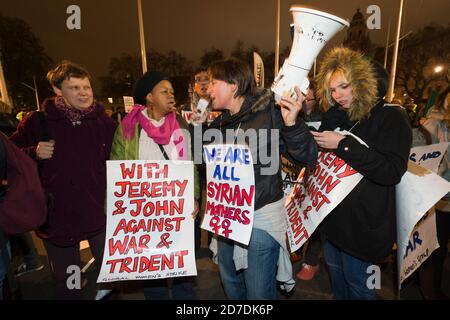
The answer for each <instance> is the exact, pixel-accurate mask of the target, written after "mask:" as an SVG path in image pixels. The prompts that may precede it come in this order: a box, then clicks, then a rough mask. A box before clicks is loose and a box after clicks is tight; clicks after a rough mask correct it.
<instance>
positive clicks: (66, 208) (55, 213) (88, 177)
mask: <svg viewBox="0 0 450 320" xmlns="http://www.w3.org/2000/svg"><path fill="white" fill-rule="evenodd" d="M44 108H45V116H46V119H47V128H48V133H49V136H50V139H53V140H55V150H54V153H53V157H52V158H51V159H48V160H42V161H38V162H39V168H40V174H41V182H42V186H43V187H44V189H45V191H46V192H47V193H48V194H50V195H51V196H52V197H53V199H54V208H53V210H49V212H48V219H47V223H46V224H45V225H44V226H43V227H41V228H40V230H39V231H40V232H39V233H40V236H41V237H42V238H45V239H47V240H48V241H50V242H52V243H53V244H55V245H58V246H71V245H74V244H76V243H77V242H79V241H81V240H84V239H86V238H89V237H91V236H94V235H96V234H98V233H100V232H102V231H105V227H106V216H105V209H104V206H105V194H106V160H108V158H109V153H110V151H111V143H112V139H113V135H114V131H115V129H116V123H115V122H114V121H112V120H111V119H110V118H108V117H107V116H106V114H105V112H104V108H103V107H102V106H101V105H98V104H97V105H96V106H95V109H94V111H93V112H91V113H89V114H88V115H87V116H86V117H85V118H83V120H82V121H81V123H79V124H75V125H74V124H72V123H71V122H70V121H69V120H68V119H67V118H66V117H65V115H64V114H63V112H62V111H60V110H59V109H57V108H56V106H55V105H54V100H53V99H50V100H47V101H45V102H44ZM41 136H42V129H41V123H40V121H39V117H38V114H37V113H36V112H33V113H31V114H30V115H29V116H27V117H26V118H25V119H24V120H23V121H22V122H21V123H20V124H19V126H18V128H17V131H16V132H15V133H14V134H13V135H12V136H11V138H10V139H11V140H12V141H13V142H14V143H15V144H16V145H17V146H19V147H20V148H22V150H24V151H25V152H26V153H28V154H29V155H30V156H31V157H32V158H33V159H36V146H37V144H38V142H39V140H40V137H41Z"/></svg>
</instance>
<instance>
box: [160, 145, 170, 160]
mask: <svg viewBox="0 0 450 320" xmlns="http://www.w3.org/2000/svg"><path fill="white" fill-rule="evenodd" d="M158 146H159V150H161V153H162V154H163V156H164V158H165V159H166V160H170V158H169V156H168V155H167V152H166V150H164V147H163V146H162V145H161V144H159V143H158Z"/></svg>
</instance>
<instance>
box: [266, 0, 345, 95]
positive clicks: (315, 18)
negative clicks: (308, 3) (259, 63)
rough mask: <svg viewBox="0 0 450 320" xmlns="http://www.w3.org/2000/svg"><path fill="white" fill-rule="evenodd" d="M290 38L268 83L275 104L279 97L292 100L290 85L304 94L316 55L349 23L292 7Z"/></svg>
mask: <svg viewBox="0 0 450 320" xmlns="http://www.w3.org/2000/svg"><path fill="white" fill-rule="evenodd" d="M290 11H291V12H292V15H293V19H294V29H293V32H294V38H293V41H292V48H291V52H290V53H289V57H288V58H287V59H286V60H285V61H284V63H283V66H282V68H281V69H280V72H279V73H278V75H277V77H276V78H275V80H274V82H273V84H272V87H271V89H272V91H273V92H274V94H275V101H276V102H277V103H280V99H281V97H286V96H287V97H292V98H295V90H293V87H294V86H299V87H300V89H301V91H302V92H303V93H304V94H306V90H307V89H308V87H309V82H308V73H309V71H310V70H311V66H312V65H313V63H314V59H316V57H317V56H318V54H319V52H320V51H321V50H322V48H323V47H324V46H325V44H326V43H327V42H328V40H330V39H331V38H332V37H333V36H334V35H335V34H336V33H337V32H339V31H340V30H342V29H343V28H344V27H346V26H349V23H348V22H347V21H345V20H343V19H341V18H339V17H336V16H334V15H331V14H329V13H326V12H322V11H318V10H313V9H309V8H302V7H299V6H292V7H291V9H290Z"/></svg>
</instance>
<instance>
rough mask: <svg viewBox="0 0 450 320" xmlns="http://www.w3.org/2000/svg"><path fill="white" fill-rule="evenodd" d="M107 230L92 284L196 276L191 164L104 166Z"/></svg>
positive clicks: (141, 162) (109, 163)
mask: <svg viewBox="0 0 450 320" xmlns="http://www.w3.org/2000/svg"><path fill="white" fill-rule="evenodd" d="M106 164H107V179H108V180H107V227H106V240H105V251H104V256H103V264H102V268H101V271H100V274H99V277H98V280H97V282H112V281H121V280H143V279H159V278H171V277H180V276H191V275H196V274H197V269H196V265H195V252H194V219H193V218H192V212H193V210H194V169H193V163H192V161H178V160H177V161H166V160H161V161H144V160H130V161H117V160H116V161H107V163H106Z"/></svg>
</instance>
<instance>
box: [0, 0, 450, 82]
mask: <svg viewBox="0 0 450 320" xmlns="http://www.w3.org/2000/svg"><path fill="white" fill-rule="evenodd" d="M1 2H2V4H1V5H0V12H1V13H2V14H3V15H6V16H10V17H18V18H21V19H23V20H25V21H26V22H27V23H28V24H29V25H30V26H31V28H32V30H33V32H34V33H35V34H36V35H37V36H38V37H39V38H40V39H41V41H42V44H43V45H44V47H45V49H46V51H47V53H48V54H49V55H50V56H51V57H52V58H53V59H54V61H55V62H58V61H60V60H61V59H69V60H72V61H74V62H76V63H79V64H81V65H83V66H85V67H86V68H87V69H88V70H89V71H90V72H91V73H92V74H93V75H94V77H98V76H103V75H106V73H107V67H108V63H109V58H110V57H113V56H119V55H120V54H121V53H122V52H126V53H138V52H139V33H138V32H139V30H138V20H137V2H136V0H114V1H110V0H95V1H94V0H38V1H31V0H13V1H10V0H1ZM399 2H400V1H399V0H384V1H380V0H378V1H376V0H316V1H307V0H302V1H288V0H281V25H280V28H281V43H280V48H281V50H282V49H283V48H284V47H285V46H287V45H288V44H289V43H290V35H289V23H291V20H292V19H291V15H290V13H289V7H290V6H291V5H293V4H298V5H305V6H308V7H311V8H316V9H319V10H323V11H326V12H328V13H331V14H335V15H337V16H339V17H341V18H344V19H348V20H351V18H352V16H353V14H354V13H355V12H356V9H357V8H360V9H361V11H362V12H363V13H364V14H365V12H366V9H367V7H368V6H369V5H373V4H375V5H378V6H379V7H380V8H381V19H382V28H381V30H372V31H370V37H371V39H372V41H373V42H375V43H376V44H379V45H383V44H384V42H385V41H386V34H387V22H388V19H389V17H391V20H392V25H391V39H394V35H393V33H394V30H395V28H396V23H397V15H398V8H399ZM73 4H76V5H78V6H80V8H81V30H73V31H70V30H68V29H67V27H66V19H67V18H68V16H69V15H68V14H67V13H66V9H67V7H68V6H69V5H73ZM142 5H143V12H144V25H145V37H146V46H147V49H148V48H154V49H156V50H157V51H159V52H162V53H164V52H167V51H169V50H172V49H173V50H175V51H177V52H179V53H181V54H183V55H185V56H186V57H188V58H189V59H191V60H192V61H194V63H197V62H198V59H199V57H200V56H201V55H202V53H203V50H204V49H206V48H209V47H211V46H215V47H216V48H219V49H223V50H224V51H225V53H226V54H228V53H229V52H230V50H231V49H232V47H233V45H234V44H235V43H236V41H237V40H242V41H244V43H245V44H246V45H247V46H250V45H253V44H254V45H256V46H257V47H259V48H260V49H261V50H264V51H271V50H274V42H275V12H276V11H275V8H276V1H275V0H220V1H219V0H164V1H162V0H161V1H154V0H142ZM449 12H450V1H449V0H427V1H425V0H405V9H404V28H403V30H404V32H402V33H406V32H408V31H410V30H414V29H416V28H419V27H422V26H424V25H426V24H429V23H431V22H436V23H439V24H441V25H447V24H448V23H449V22H450V16H449V14H448V13H449ZM365 15H366V16H367V14H365ZM344 36H345V32H344V31H342V32H341V33H339V34H338V35H337V36H336V37H335V38H334V39H333V41H332V42H331V44H330V45H333V44H334V43H336V42H338V41H342V40H343V38H344ZM446 41H448V39H447V40H446Z"/></svg>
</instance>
